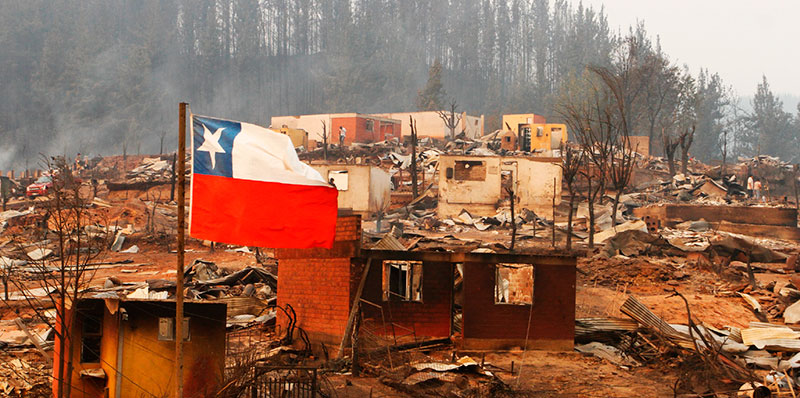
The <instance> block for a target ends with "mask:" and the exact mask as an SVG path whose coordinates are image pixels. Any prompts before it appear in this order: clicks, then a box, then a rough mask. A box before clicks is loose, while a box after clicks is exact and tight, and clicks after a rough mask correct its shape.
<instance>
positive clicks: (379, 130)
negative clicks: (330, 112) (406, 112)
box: [331, 116, 401, 145]
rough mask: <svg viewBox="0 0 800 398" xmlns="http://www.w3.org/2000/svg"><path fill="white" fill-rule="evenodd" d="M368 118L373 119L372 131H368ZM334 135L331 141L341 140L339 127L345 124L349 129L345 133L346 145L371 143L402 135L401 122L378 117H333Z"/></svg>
mask: <svg viewBox="0 0 800 398" xmlns="http://www.w3.org/2000/svg"><path fill="white" fill-rule="evenodd" d="M367 120H372V121H373V127H372V131H367ZM331 126H332V130H331V131H332V132H333V133H332V137H331V142H334V143H338V142H339V127H341V126H344V128H345V129H346V130H347V133H346V135H345V139H344V143H345V145H351V144H353V143H356V142H357V143H371V142H378V141H383V140H385V139H386V138H387V136H389V138H391V137H400V134H401V133H400V127H401V126H400V123H391V122H387V121H382V120H378V119H371V118H368V117H363V116H351V117H334V118H331Z"/></svg>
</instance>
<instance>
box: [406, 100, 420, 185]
mask: <svg viewBox="0 0 800 398" xmlns="http://www.w3.org/2000/svg"><path fill="white" fill-rule="evenodd" d="M408 123H409V124H410V125H411V195H412V197H413V198H414V199H416V198H417V195H418V194H419V191H418V188H417V122H416V121H415V120H414V118H412V117H411V115H409V116H408Z"/></svg>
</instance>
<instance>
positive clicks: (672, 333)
mask: <svg viewBox="0 0 800 398" xmlns="http://www.w3.org/2000/svg"><path fill="white" fill-rule="evenodd" d="M620 311H622V313H623V314H625V315H627V316H629V317H631V318H633V319H635V320H636V321H637V322H639V323H640V324H642V325H644V326H647V327H649V328H651V329H653V330H656V331H658V332H660V333H661V334H663V335H665V336H666V337H678V338H682V337H683V336H682V335H681V334H680V333H678V331H676V330H675V329H674V328H673V327H672V326H670V325H669V324H668V323H666V322H664V320H663V319H661V318H659V317H658V316H657V315H656V314H654V313H653V312H652V311H650V309H649V308H647V307H645V305H644V304H642V303H641V302H640V301H639V300H637V299H636V297H633V296H628V299H627V300H625V302H624V303H623V304H622V307H620Z"/></svg>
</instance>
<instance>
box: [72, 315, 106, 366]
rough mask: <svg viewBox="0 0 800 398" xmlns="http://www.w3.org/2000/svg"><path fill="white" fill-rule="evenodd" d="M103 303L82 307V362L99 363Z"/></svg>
mask: <svg viewBox="0 0 800 398" xmlns="http://www.w3.org/2000/svg"><path fill="white" fill-rule="evenodd" d="M103 307H104V305H103V302H102V301H101V302H90V303H88V304H86V305H83V304H82V305H81V307H80V308H79V309H78V315H79V317H80V319H81V362H82V363H99V362H100V346H101V341H102V339H103Z"/></svg>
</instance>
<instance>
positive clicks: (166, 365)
mask: <svg viewBox="0 0 800 398" xmlns="http://www.w3.org/2000/svg"><path fill="white" fill-rule="evenodd" d="M101 303H102V301H101ZM103 307H104V316H103V329H102V330H103V336H102V341H101V353H100V356H101V362H100V363H95V364H81V363H80V343H78V344H74V346H75V347H74V353H75V354H74V355H75V356H74V359H73V364H74V366H75V368H76V370H75V372H74V375H73V390H72V397H73V398H80V397H98V398H99V397H104V396H105V394H104V389H105V388H108V395H107V396H109V397H115V396H116V393H117V388H116V381H117V373H116V367H117V355H118V350H117V348H118V347H117V346H118V341H119V333H118V329H119V328H118V325H119V322H120V318H119V316H120V312H116V314H113V315H112V314H111V313H110V312H109V311H108V308H106V307H105V304H103ZM120 307H121V308H124V309H125V311H126V312H127V320H123V321H122V327H123V328H122V333H123V347H122V369H121V373H122V375H123V376H122V381H121V388H120V397H130V398H138V397H142V396H151V395H155V396H159V397H171V396H174V388H175V387H174V374H175V372H174V365H175V364H174V358H175V342H174V341H159V340H158V318H159V317H174V316H175V303H174V302H170V301H127V302H122V303H120ZM184 310H185V313H186V316H187V317H189V318H190V321H189V333H190V341H187V342H185V343H184V396H185V397H201V396H205V394H207V393H209V392H211V391H214V390H215V389H216V388H217V385H218V383H219V382H220V381H221V380H222V375H223V373H222V372H223V370H224V366H225V320H226V306H225V304H222V303H202V304H200V303H186V304H185V308H184ZM60 324H61V322H60V321H57V326H58V325H60ZM80 331H81V325H80V322H79V321H78V322H76V324H75V327H74V328H73V332H72V336H73V338H74V339H75V341H77V342H80ZM60 344H61V342H60V341H58V339H56V358H55V363H56V364H58V363H60V361H59V360H58V357H57V352H58V345H60ZM97 367H101V368H103V370H104V371H105V373H106V380H105V381H103V380H99V379H88V378H86V377H83V378H81V377H80V376H79V372H80V369H91V368H97ZM54 368H55V369H54V373H53V374H54V375H57V374H58V369H57V366H54ZM55 386H56V384H55V382H54V396H55V394H56V392H55Z"/></svg>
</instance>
